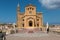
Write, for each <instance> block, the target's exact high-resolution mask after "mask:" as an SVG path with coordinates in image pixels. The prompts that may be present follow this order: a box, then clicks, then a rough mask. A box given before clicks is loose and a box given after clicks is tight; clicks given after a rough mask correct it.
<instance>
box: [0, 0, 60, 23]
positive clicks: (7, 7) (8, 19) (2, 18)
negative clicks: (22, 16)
mask: <svg viewBox="0 0 60 40" xmlns="http://www.w3.org/2000/svg"><path fill="white" fill-rule="evenodd" d="M18 2H19V4H20V12H24V9H25V6H26V5H28V4H32V5H35V6H36V8H37V12H43V13H42V14H43V22H44V23H46V22H49V23H50V24H51V23H60V1H59V0H0V23H13V22H16V14H17V10H16V9H17V4H18Z"/></svg>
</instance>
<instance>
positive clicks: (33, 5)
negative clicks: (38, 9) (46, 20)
mask: <svg viewBox="0 0 60 40" xmlns="http://www.w3.org/2000/svg"><path fill="white" fill-rule="evenodd" d="M28 6H34V7H35V5H32V4H28V5H27V6H26V7H28Z"/></svg>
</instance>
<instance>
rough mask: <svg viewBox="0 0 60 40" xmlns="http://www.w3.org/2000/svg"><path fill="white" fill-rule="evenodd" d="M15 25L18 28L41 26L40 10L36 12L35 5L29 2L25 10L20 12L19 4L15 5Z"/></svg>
mask: <svg viewBox="0 0 60 40" xmlns="http://www.w3.org/2000/svg"><path fill="white" fill-rule="evenodd" d="M17 27H18V28H41V27H43V16H42V12H36V7H35V6H34V5H32V4H29V5H27V6H26V7H25V12H23V13H21V12H20V5H19V4H18V6H17Z"/></svg>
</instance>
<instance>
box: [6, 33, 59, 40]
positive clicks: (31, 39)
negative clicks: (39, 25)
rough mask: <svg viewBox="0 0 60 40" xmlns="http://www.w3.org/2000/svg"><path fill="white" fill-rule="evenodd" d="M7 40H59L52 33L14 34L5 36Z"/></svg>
mask: <svg viewBox="0 0 60 40" xmlns="http://www.w3.org/2000/svg"><path fill="white" fill-rule="evenodd" d="M6 38H7V40H60V35H59V34H54V33H48V34H47V33H45V32H44V33H43V32H39V33H16V34H10V35H7V36H6Z"/></svg>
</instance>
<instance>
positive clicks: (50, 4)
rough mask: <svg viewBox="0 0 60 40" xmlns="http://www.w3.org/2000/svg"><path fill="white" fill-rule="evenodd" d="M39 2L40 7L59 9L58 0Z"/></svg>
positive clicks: (59, 1)
mask: <svg viewBox="0 0 60 40" xmlns="http://www.w3.org/2000/svg"><path fill="white" fill-rule="evenodd" d="M39 2H41V4H42V6H45V7H46V8H49V9H51V8H58V7H60V0H39Z"/></svg>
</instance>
